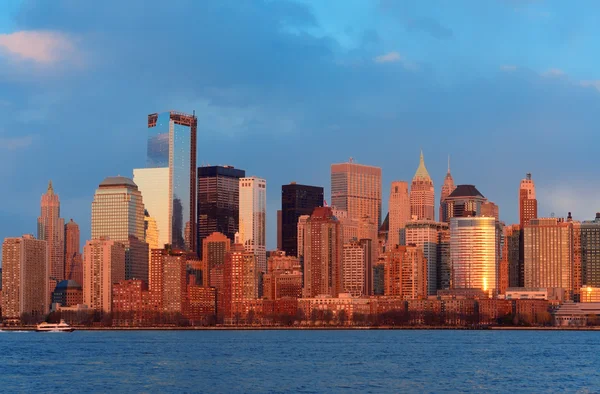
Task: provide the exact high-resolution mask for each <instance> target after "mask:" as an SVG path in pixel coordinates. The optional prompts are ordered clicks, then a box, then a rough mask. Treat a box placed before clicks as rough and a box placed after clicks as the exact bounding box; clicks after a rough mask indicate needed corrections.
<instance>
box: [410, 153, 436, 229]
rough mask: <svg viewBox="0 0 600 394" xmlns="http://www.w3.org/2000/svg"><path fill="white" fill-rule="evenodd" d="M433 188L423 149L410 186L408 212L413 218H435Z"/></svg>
mask: <svg viewBox="0 0 600 394" xmlns="http://www.w3.org/2000/svg"><path fill="white" fill-rule="evenodd" d="M434 206H435V190H434V188H433V181H432V180H431V177H430V176H429V173H428V172H427V168H425V159H424V158H423V151H421V157H420V159H419V167H418V168H417V172H416V173H415V176H414V177H413V180H412V185H411V188H410V214H411V216H412V217H413V218H414V219H417V220H421V219H426V220H435V208H434Z"/></svg>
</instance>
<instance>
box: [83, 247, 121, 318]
mask: <svg viewBox="0 0 600 394" xmlns="http://www.w3.org/2000/svg"><path fill="white" fill-rule="evenodd" d="M122 280H125V246H124V245H123V244H122V243H119V242H116V241H114V240H109V239H106V238H104V239H94V240H91V241H87V242H86V244H85V246H84V248H83V303H84V304H85V305H87V306H88V307H90V308H92V309H95V310H98V311H104V312H110V311H111V309H112V286H113V284H115V283H118V282H120V281H122Z"/></svg>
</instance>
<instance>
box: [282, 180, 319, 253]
mask: <svg viewBox="0 0 600 394" xmlns="http://www.w3.org/2000/svg"><path fill="white" fill-rule="evenodd" d="M321 206H323V188H322V187H318V186H307V185H298V184H297V183H296V182H292V183H290V184H289V185H283V186H281V244H282V245H281V247H282V249H281V250H283V251H284V252H285V254H286V255H288V256H298V249H297V248H298V219H299V218H300V216H302V215H310V214H312V213H313V211H314V209H315V208H317V207H321Z"/></svg>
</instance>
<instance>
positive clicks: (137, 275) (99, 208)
mask: <svg viewBox="0 0 600 394" xmlns="http://www.w3.org/2000/svg"><path fill="white" fill-rule="evenodd" d="M101 238H108V239H110V240H112V241H116V242H120V243H122V244H123V245H124V246H125V279H140V280H143V281H148V244H147V243H146V242H144V239H145V222H144V203H143V202H142V194H141V193H140V191H139V190H138V187H137V185H136V184H135V183H133V181H132V180H131V179H129V178H125V177H122V176H116V177H108V178H106V179H105V180H104V181H102V183H100V185H99V186H98V189H97V190H96V194H95V195H94V201H93V202H92V239H101Z"/></svg>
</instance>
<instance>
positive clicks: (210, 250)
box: [202, 233, 231, 291]
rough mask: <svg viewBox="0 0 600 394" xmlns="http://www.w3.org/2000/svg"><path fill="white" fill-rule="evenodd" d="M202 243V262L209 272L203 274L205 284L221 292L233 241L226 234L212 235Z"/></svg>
mask: <svg viewBox="0 0 600 394" xmlns="http://www.w3.org/2000/svg"><path fill="white" fill-rule="evenodd" d="M202 243H203V245H202V262H203V263H204V264H205V267H206V271H207V272H203V273H202V276H203V279H204V284H205V286H212V287H216V288H217V290H218V291H220V290H222V287H223V266H224V264H225V256H226V255H227V253H229V250H230V249H231V240H230V239H229V237H227V236H226V235H225V234H222V233H212V234H211V235H209V236H208V237H206V238H204V239H203V240H202Z"/></svg>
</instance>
